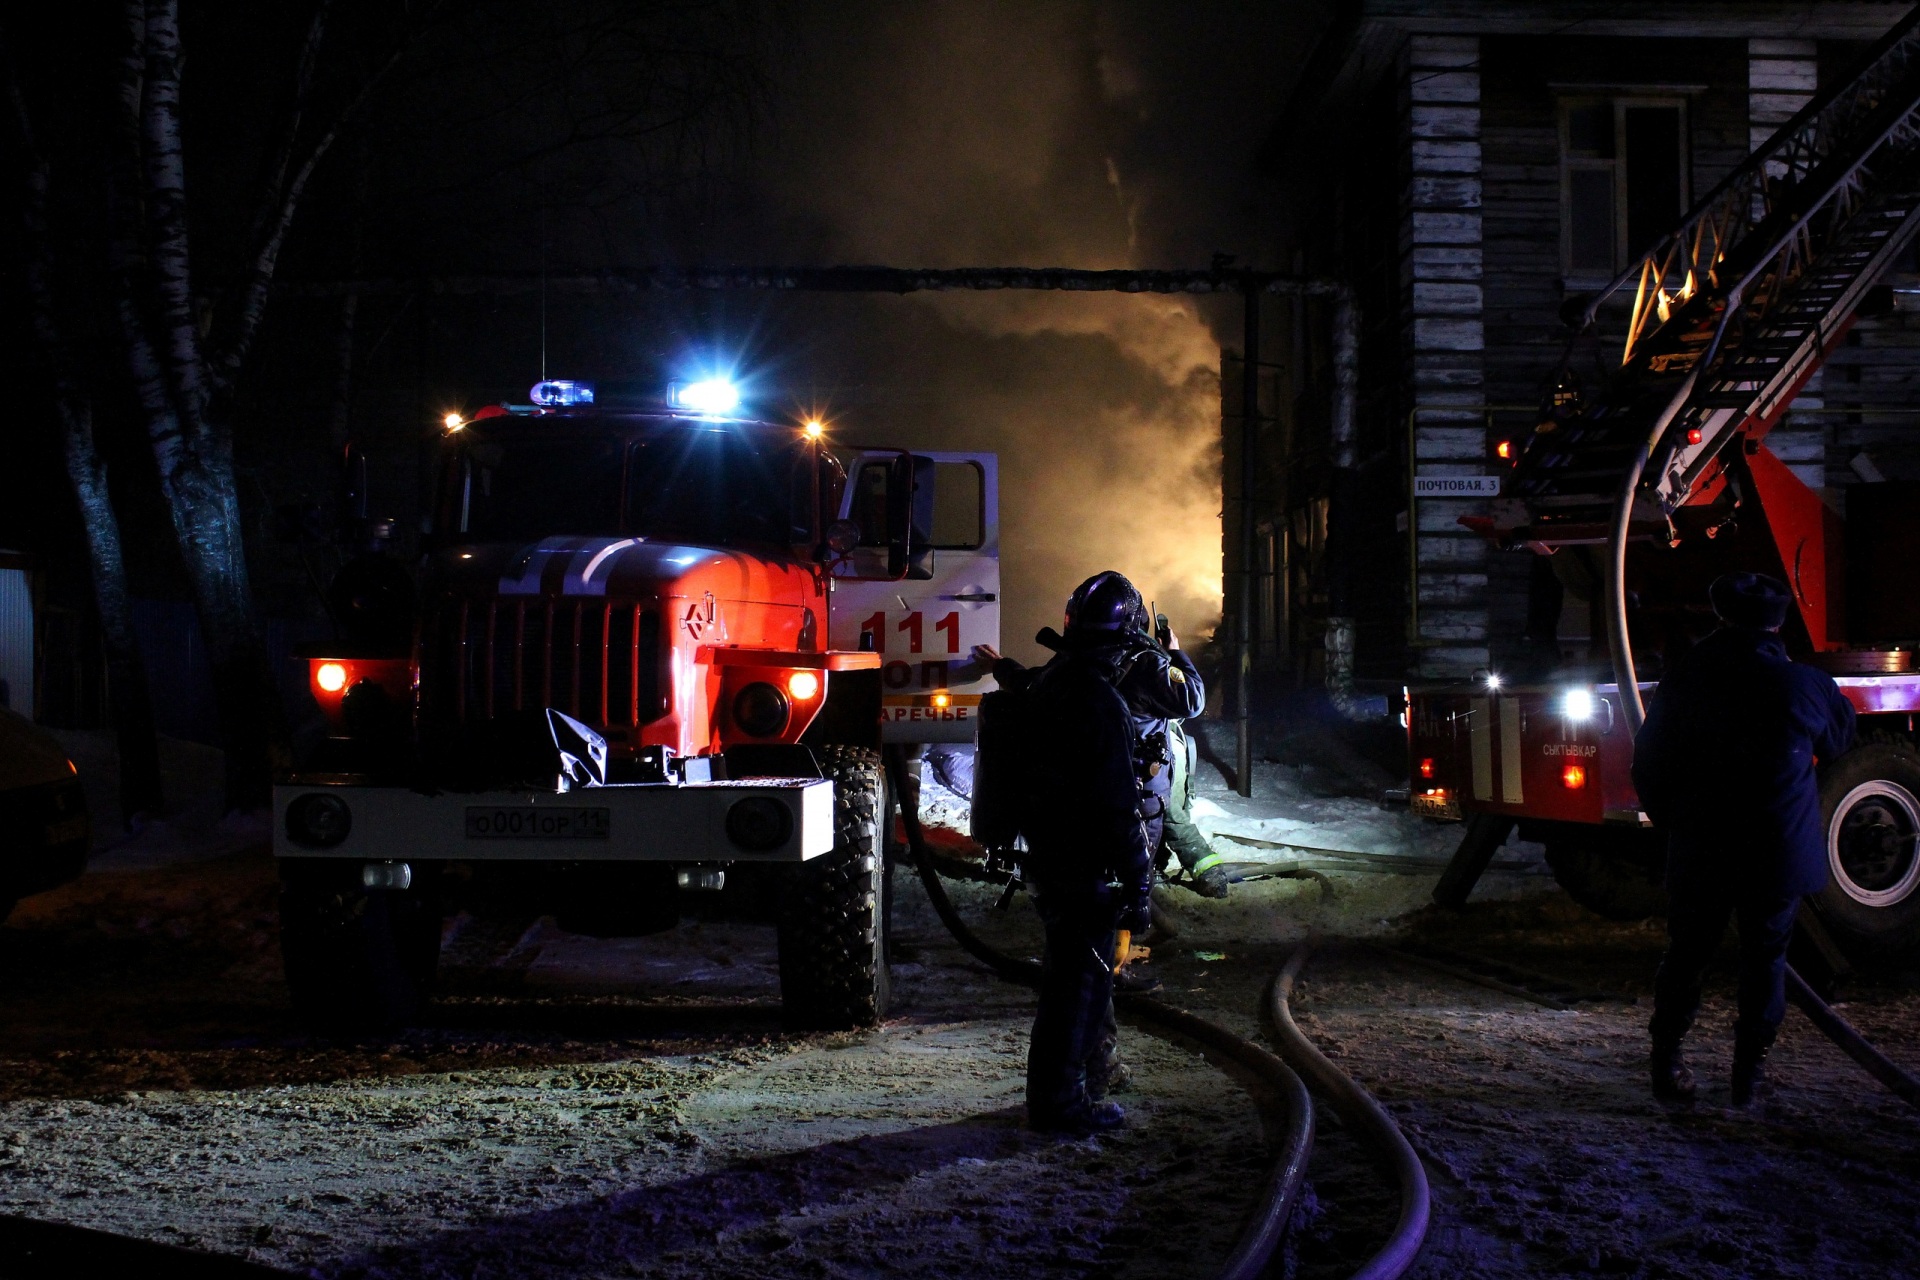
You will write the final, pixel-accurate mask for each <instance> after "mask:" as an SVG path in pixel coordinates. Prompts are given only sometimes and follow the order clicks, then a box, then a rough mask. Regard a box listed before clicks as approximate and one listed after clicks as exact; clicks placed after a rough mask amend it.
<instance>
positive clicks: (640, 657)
mask: <svg viewBox="0 0 1920 1280" xmlns="http://www.w3.org/2000/svg"><path fill="white" fill-rule="evenodd" d="M531 401H532V402H531V403H529V404H524V405H493V406H489V407H487V408H484V409H481V410H479V411H478V412H476V413H473V414H472V415H471V416H462V415H449V418H448V421H447V424H446V425H447V431H446V434H445V437H444V440H443V441H442V445H441V457H440V461H439V485H438V498H437V501H436V504H435V507H434V509H433V512H432V516H431V522H430V530H429V532H428V534H427V536H426V539H425V547H424V554H423V557H422V561H421V563H420V565H419V566H418V567H417V572H409V571H408V570H407V568H406V567H405V566H403V565H400V564H399V562H398V561H397V560H396V559H394V558H393V557H391V556H382V555H369V556H366V557H363V558H361V559H360V560H356V561H353V562H350V563H349V564H348V565H347V566H346V567H345V568H344V569H343V570H342V571H341V574H340V577H339V579H338V580H336V582H335V584H334V586H333V588H332V589H331V591H330V593H329V594H330V599H331V602H332V611H333V614H334V616H335V619H336V623H337V627H338V630H339V637H340V638H339V639H338V640H336V641H334V642H330V643H328V644H326V645H322V646H319V647H317V648H314V649H311V650H310V651H308V653H307V654H306V661H307V664H308V668H309V682H310V688H311V691H312V695H313V697H314V699H315V700H316V701H317V702H318V704H319V706H320V708H321V709H322V710H323V711H324V713H325V715H326V717H327V721H328V727H329V732H328V734H327V736H326V738H325V740H324V742H322V743H320V744H318V745H317V746H315V747H314V748H313V749H312V750H310V751H309V752H307V753H306V758H305V759H303V760H302V761H301V762H300V767H299V769H298V770H297V771H296V772H294V773H292V774H291V775H289V776H288V777H286V778H284V779H283V780H282V781H281V782H280V783H279V785H277V786H276V788H275V796H274V811H275V833H274V852H275V854H276V856H277V859H278V862H279V865H280V869H281V919H282V924H283V948H284V957H285V963H286V974H287V980H288V983H289V986H290V988H291V990H292V993H293V998H294V1001H295V1004H296V1007H297V1008H298V1010H299V1011H300V1012H301V1013H302V1014H303V1015H305V1016H306V1017H308V1018H309V1019H311V1020H313V1021H314V1022H316V1023H318V1024H321V1025H323V1026H330V1027H336V1028H354V1027H368V1026H381V1025H393V1024H396V1023H401V1022H404V1021H406V1020H408V1019H410V1018H411V1017H413V1016H414V1014H415V1012H416V1011H417V1009H418V1007H419V1005H420V1002H421V1000H422V998H423V996H424V995H425V993H426V992H427V991H428V988H429V984H430V983H431V981H432V978H433V974H434V969H435V965H436V961H437V958H438V956H439V952H440V944H441V932H442V921H443V918H445V917H446V915H447V914H448V913H449V912H450V911H453V910H455V909H457V908H462V909H464V908H469V907H470V908H472V909H473V910H474V911H476V912H485V911H489V910H494V909H497V908H500V907H503V906H504V907H505V908H506V909H507V910H509V911H512V912H518V913H519V915H520V918H523V919H524V918H526V917H527V915H528V914H529V913H537V912H550V913H552V914H553V915H554V916H555V917H556V918H557V920H558V922H559V924H560V925H561V927H563V928H565V929H568V930H572V931H575V932H579V933H585V934H591V935H597V936H636V935H643V934H648V933H654V932H658V931H661V930H664V929H667V928H670V927H672V926H673V925H675V924H676V923H678V922H679V921H680V920H681V918H682V916H683V914H689V913H695V914H701V915H705V916H712V915H716V914H718V915H723V916H727V917H732V918H748V919H755V920H760V921H766V922H771V923H773V924H775V925H776V926H777V936H778V946H779V962H780V982H781V994H782V1002H783V1006H784V1011H785V1014H786V1016H787V1018H788V1020H789V1021H790V1022H791V1023H793V1024H794V1025H796V1026H800V1027H808V1028H834V1027H849V1026H857V1025H864V1024H870V1023H872V1022H874V1021H875V1020H877V1019H878V1018H880V1017H881V1016H882V1015H883V1014H884V1013H885V1010H886V1006H887V998H888V980H887V958H886V945H887V944H886V918H887V896H886V895H887V884H888V876H887V866H886V862H885V859H886V844H887V841H886V839H885V836H884V834H883V830H882V827H883V823H884V822H885V815H886V814H887V812H888V808H887V805H888V795H887V782H886V773H885V771H883V769H882V767H881V750H882V747H883V743H894V744H904V743H911V742H928V741H943V740H953V741H971V740H972V737H973V718H974V716H975V715H976V713H977V707H978V704H979V700H980V696H981V693H982V691H983V689H985V688H987V687H990V686H989V685H987V683H986V681H987V679H988V673H987V671H986V669H985V668H984V667H983V666H981V665H979V664H976V663H974V662H972V661H971V660H970V655H971V653H972V650H973V647H974V646H976V645H983V644H988V645H997V644H998V641H999V607H998V595H999V564H998V550H997V548H998V510H997V501H998V499H997V477H996V472H995V466H996V463H995V458H994V456H993V455H991V454H979V453H917V454H916V453H909V452H908V451H906V450H902V449H877V448H876V449H868V448H844V449H842V448H836V447H831V446H830V444H829V442H828V441H827V440H826V439H825V438H824V432H823V427H822V426H821V424H820V423H818V422H809V423H804V424H794V423H783V422H769V421H762V420H758V419H755V418H753V417H751V416H747V415H746V414H744V413H743V412H742V411H741V409H740V406H739V401H738V391H737V390H736V389H735V388H734V387H733V386H732V385H731V384H730V383H729V382H727V381H726V380H724V379H717V378H708V379H701V380H698V381H694V382H690V383H688V384H685V385H676V386H674V387H672V388H670V390H669V394H668V395H667V396H666V397H665V398H664V399H661V398H657V397H656V398H653V399H652V400H651V401H650V402H643V403H639V404H637V405H636V406H634V407H627V408H613V407H608V406H606V405H605V404H604V403H602V404H598V405H597V404H595V403H594V395H593V389H592V388H591V387H590V386H588V385H587V384H584V383H574V382H562V381H554V382H543V383H541V384H540V385H538V386H536V387H535V388H534V391H533V394H532V397H531Z"/></svg>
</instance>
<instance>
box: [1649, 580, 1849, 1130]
mask: <svg viewBox="0 0 1920 1280" xmlns="http://www.w3.org/2000/svg"><path fill="white" fill-rule="evenodd" d="M1708 596H1709V598H1710V599H1711V601H1712V603H1713V610H1714V613H1715V614H1717V615H1718V616H1719V618H1720V621H1721V622H1722V623H1723V624H1724V625H1722V626H1721V628H1720V629H1719V630H1717V631H1715V632H1714V633H1713V634H1712V635H1710V636H1708V637H1707V638H1706V639H1705V640H1702V641H1701V642H1700V643H1699V644H1698V645H1696V646H1695V647H1694V648H1693V650H1692V651H1691V652H1689V653H1688V654H1687V656H1686V657H1685V658H1684V659H1682V660H1681V662H1680V664H1679V666H1678V667H1677V668H1676V669H1675V670H1674V671H1673V672H1672V673H1671V674H1669V675H1668V676H1667V677H1666V678H1665V679H1663V680H1662V681H1661V682H1660V687H1659V689H1658V690H1656V691H1655V693H1654V696H1653V702H1652V705H1651V706H1649V707H1648V709H1647V719H1646V723H1645V724H1644V725H1642V726H1641V728H1640V733H1639V735H1638V736H1637V737H1636V738H1635V739H1634V744H1633V785H1634V787H1635V788H1636V789H1637V790H1638V792H1639V794H1640V804H1641V807H1642V808H1644V809H1645V810H1646V812H1647V816H1648V817H1649V818H1651V819H1652V820H1653V825H1654V826H1655V827H1656V828H1660V829H1663V830H1665V831H1666V833H1667V894H1668V910H1667V936H1668V942H1667V953H1666V956H1665V958H1663V959H1662V960H1661V962H1660V971H1659V974H1658V976H1657V977H1656V978H1655V980H1654V1003H1653V1022H1652V1025H1651V1028H1650V1030H1651V1031H1652V1035H1653V1055H1652V1073H1653V1091H1654V1095H1655V1096H1656V1097H1659V1098H1662V1099H1666V1100H1670V1101H1680V1100H1685V1099H1688V1098H1691V1097H1692V1096H1693V1094H1694V1082H1693V1074H1692V1072H1690V1071H1689V1070H1688V1069H1687V1067H1686V1064H1685V1062H1684V1060H1683V1059H1682V1056H1681V1052H1680V1041H1681V1038H1682V1037H1683V1036H1685V1035H1686V1033H1687V1029H1688V1028H1689V1027H1690V1026H1692V1025H1693V1019H1694V1016H1695V1014H1696V1013H1698V1011H1699V1008H1700V985H1701V980H1702V977H1703V975H1704V974H1705V972H1706V968H1707V965H1708V962H1709V961H1711V959H1712V958H1713V954H1714V952H1715V951H1716V950H1718V948H1719V946H1720V938H1721V935H1722V934H1723V933H1724V932H1725V931H1726V927H1727V921H1728V919H1729V918H1733V919H1736V920H1737V921H1738V922H1739V929H1740V977H1739V1001H1740V1012H1739V1018H1738V1020H1737V1021H1736V1022H1735V1023H1734V1051H1733V1101H1734V1103H1735V1105H1737V1106H1745V1105H1746V1104H1747V1103H1748V1102H1750V1101H1751V1100H1752V1098H1753V1094H1754V1089H1755V1087H1756V1085H1757V1084H1758V1082H1759V1079H1760V1070H1761V1064H1762V1063H1763V1062H1765V1060H1766V1056H1767V1050H1768V1049H1769V1048H1770V1047H1771V1046H1772V1044H1773V1038H1774V1033H1775V1032H1776V1031H1777V1030H1778V1029H1779V1026H1780V1020H1781V1018H1783V1017H1784V1016H1785V1015H1786V991H1785V977H1786V966H1787V941H1788V938H1789V937H1790V936H1791V934H1792V932H1793V916H1794V910H1795V908H1796V907H1797V906H1798V904H1799V901H1800V899H1801V898H1802V897H1804V896H1805V895H1807V894H1809V893H1814V892H1816V891H1818V890H1819V889H1821V888H1822V887H1823V886H1824V885H1825V884H1826V882H1827V848H1826V838H1825V835H1824V832H1823V830H1822V827H1821V822H1820V791H1819V785H1818V783H1817V781H1816V779H1815V776H1814V767H1815V765H1816V763H1817V762H1818V761H1821V760H1833V759H1836V758H1838V757H1839V756H1840V755H1842V754H1843V753H1844V752H1846V751H1847V749H1848V748H1850V747H1851V746H1852V745H1853V718H1854V717H1853V707H1852V705H1851V704H1850V703H1849V702H1848V701H1847V700H1846V698H1845V697H1843V696H1842V695H1841V693H1840V690H1839V688H1838V687H1837V686H1836V685H1835V684H1834V682H1833V679H1832V677H1830V676H1828V675H1826V674H1825V673H1824V672H1821V671H1817V670H1815V669H1814V668H1812V667H1809V666H1803V665H1801V664H1799V663H1796V662H1793V661H1791V660H1790V659H1789V658H1788V657H1787V653H1786V648H1785V646H1784V645H1783V644H1782V643H1781V640H1780V634H1779V633H1780V626H1781V624H1782V623H1783V622H1784V621H1785V620H1786V616H1787V606H1788V602H1789V596H1788V594H1787V588H1786V586H1785V585H1784V584H1782V583H1780V582H1778V581H1776V580H1775V579H1773V578H1769V577H1765V576H1763V575H1761V574H1754V573H1730V574H1726V575H1725V576H1723V577H1721V578H1719V579H1717V580H1716V581H1715V582H1714V584H1713V586H1712V587H1711V588H1710V589H1709V591H1708Z"/></svg>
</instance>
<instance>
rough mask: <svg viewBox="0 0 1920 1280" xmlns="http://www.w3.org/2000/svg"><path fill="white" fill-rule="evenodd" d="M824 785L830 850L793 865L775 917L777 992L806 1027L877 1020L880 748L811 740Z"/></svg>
mask: <svg viewBox="0 0 1920 1280" xmlns="http://www.w3.org/2000/svg"><path fill="white" fill-rule="evenodd" d="M814 752H815V754H816V756H817V757H818V759H819V761H820V771H821V773H822V774H824V775H825V776H826V777H828V778H829V779H831V780H832V782H833V850H832V852H830V853H826V854H822V855H821V856H820V857H817V858H813V859H811V860H809V861H807V862H804V863H802V864H800V865H799V866H798V867H795V868H793V872H792V875H791V878H790V880H789V881H788V883H786V884H785V885H784V886H783V888H784V890H785V893H784V901H783V902H782V903H781V907H780V916H779V933H780V998H781V1002H782V1004H783V1006H784V1011H785V1016H786V1021H787V1023H788V1024H789V1025H790V1026H792V1027H795V1028H796V1029H800V1030H806V1031H841V1030H847V1029H849V1028H853V1027H870V1026H872V1025H873V1024H874V1023H876V1022H878V1021H879V1020H880V1019H881V1018H883V1017H885V1016H886V1013H887V1002H888V999H889V997H890V995H891V984H890V982H889V980H888V975H887V957H886V946H887V940H886V906H887V903H886V881H887V875H886V840H885V832H884V830H883V822H882V818H883V815H884V814H885V813H886V785H885V781H884V778H883V775H882V773H881V769H880V753H879V752H878V751H876V750H873V749H871V748H867V747H849V746H839V745H823V746H816V747H815V748H814Z"/></svg>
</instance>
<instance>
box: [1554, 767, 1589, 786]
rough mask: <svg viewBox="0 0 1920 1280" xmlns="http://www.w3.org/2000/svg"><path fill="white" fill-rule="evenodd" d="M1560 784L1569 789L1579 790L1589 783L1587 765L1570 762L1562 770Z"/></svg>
mask: <svg viewBox="0 0 1920 1280" xmlns="http://www.w3.org/2000/svg"><path fill="white" fill-rule="evenodd" d="M1560 785H1561V786H1563V787H1565V788H1566V789H1567V790H1569V791H1578V790H1580V789H1581V788H1582V787H1584V786H1586V785H1587V768H1586V766H1585V765H1579V764H1570V765H1568V766H1567V767H1566V768H1564V769H1562V770H1561V771H1560Z"/></svg>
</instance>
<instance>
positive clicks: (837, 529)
mask: <svg viewBox="0 0 1920 1280" xmlns="http://www.w3.org/2000/svg"><path fill="white" fill-rule="evenodd" d="M859 546H860V525H859V522H858V521H854V520H835V521H834V522H833V523H832V524H829V525H828V526H827V534H826V537H824V538H822V539H821V552H822V554H821V557H820V558H821V559H823V560H844V559H845V558H846V557H848V556H850V555H852V554H853V553H854V551H856V550H857V549H858V548H859Z"/></svg>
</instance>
